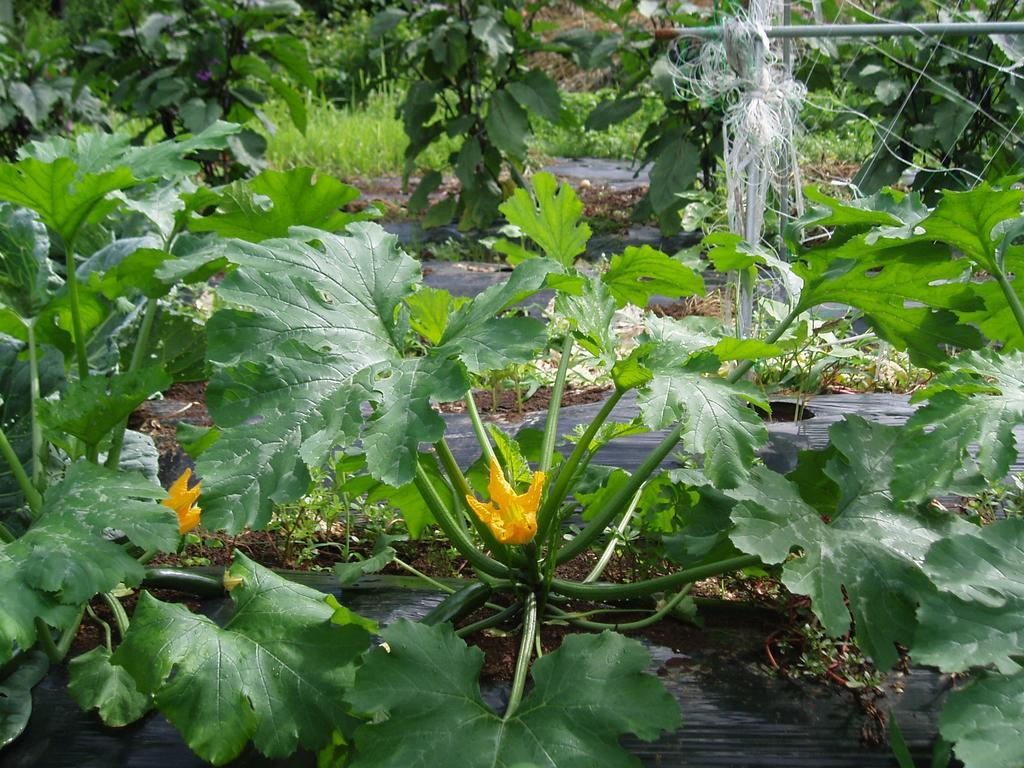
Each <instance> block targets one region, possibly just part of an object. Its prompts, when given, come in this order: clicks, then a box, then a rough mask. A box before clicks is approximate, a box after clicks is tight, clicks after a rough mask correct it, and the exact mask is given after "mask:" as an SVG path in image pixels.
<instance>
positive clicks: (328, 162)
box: [267, 92, 457, 179]
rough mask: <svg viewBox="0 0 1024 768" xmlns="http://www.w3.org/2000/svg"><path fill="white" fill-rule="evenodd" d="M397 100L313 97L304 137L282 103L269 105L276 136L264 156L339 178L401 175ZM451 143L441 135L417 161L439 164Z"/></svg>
mask: <svg viewBox="0 0 1024 768" xmlns="http://www.w3.org/2000/svg"><path fill="white" fill-rule="evenodd" d="M400 102H401V95H400V94H397V93H394V92H384V93H376V94H373V95H372V96H371V97H370V98H369V100H368V101H367V103H366V105H365V106H363V107H360V108H356V109H353V108H348V107H341V108H339V107H335V106H334V105H333V104H331V103H330V102H328V101H326V100H323V101H314V102H312V103H310V104H309V105H308V113H309V120H308V125H307V127H306V134H305V135H303V134H302V133H300V132H299V129H298V128H296V127H295V126H294V125H292V124H291V121H290V120H289V119H288V114H287V110H286V109H285V108H284V105H283V104H277V103H275V104H271V105H268V109H267V115H268V117H269V118H270V119H271V120H273V121H274V123H276V124H277V134H276V135H274V136H270V137H268V146H267V159H268V160H269V161H270V163H271V165H273V166H274V167H275V168H295V167H298V166H309V167H311V168H316V169H317V170H319V171H321V172H323V173H329V174H331V175H332V176H337V177H339V178H342V179H358V178H369V177H373V176H386V175H393V174H400V173H401V172H402V167H403V165H404V162H405V159H404V157H403V154H404V152H405V148H406V146H407V144H408V143H409V142H408V139H407V138H406V136H405V131H404V130H403V128H402V121H401V120H399V119H398V118H397V117H395V107H396V106H397V105H398V104H399V103H400ZM456 146H457V142H456V140H454V139H442V140H441V141H440V142H438V143H437V144H435V145H433V146H431V147H428V148H427V150H426V151H424V152H423V153H422V154H421V155H420V157H419V158H418V160H417V165H418V166H419V167H421V168H432V169H440V168H443V167H445V165H446V161H447V157H448V154H449V153H450V152H451V151H452V150H453V149H454V148H455V147H456Z"/></svg>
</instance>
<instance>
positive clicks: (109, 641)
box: [85, 603, 114, 651]
mask: <svg viewBox="0 0 1024 768" xmlns="http://www.w3.org/2000/svg"><path fill="white" fill-rule="evenodd" d="M85 610H86V613H88V614H89V618H91V619H92V620H93V621H95V622H96V623H97V624H99V625H100V627H102V628H103V644H104V645H106V646H107V650H108V651H113V650H114V644H113V637H112V632H111V631H110V625H109V624H107V622H105V621H104V620H103V619H101V618H100V617H99V616H97V615H96V611H94V610H93V609H92V606H91V605H89V604H88V603H86V604H85Z"/></svg>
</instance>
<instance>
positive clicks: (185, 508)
mask: <svg viewBox="0 0 1024 768" xmlns="http://www.w3.org/2000/svg"><path fill="white" fill-rule="evenodd" d="M191 479H192V470H191V469H186V470H185V471H184V472H182V473H181V475H180V476H179V477H178V479H177V480H175V481H174V483H172V484H171V487H170V488H169V489H168V491H167V498H166V499H164V500H163V502H161V503H162V504H163V505H164V506H165V507H170V508H171V509H173V510H174V511H175V512H176V513H177V515H178V531H179V532H180V533H181V534H182V535H183V536H184V535H185V534H186V533H188V532H189V531H191V530H192V529H193V528H195V527H196V526H197V525H199V515H200V513H201V512H202V510H201V509H200V508H199V507H197V506H196V502H197V501H198V500H199V493H200V487H199V486H200V483H196V484H195V486H194V487H192V488H189V487H188V484H189V481H190V480H191Z"/></svg>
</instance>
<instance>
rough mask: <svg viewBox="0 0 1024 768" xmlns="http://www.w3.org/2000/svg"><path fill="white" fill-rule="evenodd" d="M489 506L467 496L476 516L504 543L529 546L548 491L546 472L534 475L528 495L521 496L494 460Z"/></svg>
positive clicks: (535, 533) (535, 531)
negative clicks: (545, 481) (541, 500)
mask: <svg viewBox="0 0 1024 768" xmlns="http://www.w3.org/2000/svg"><path fill="white" fill-rule="evenodd" d="M487 490H488V491H489V492H490V494H491V500H490V502H489V503H484V502H482V501H477V500H476V499H475V498H473V497H472V496H466V501H467V502H468V503H469V506H470V508H471V509H472V510H473V511H474V512H475V513H476V516H477V517H479V518H480V520H481V521H482V522H483V523H484V525H486V526H487V527H488V528H490V529H491V531H492V532H493V533H494V536H495V538H496V539H497V540H498V541H500V542H501V543H502V544H526V543H528V542H530V541H532V540H533V537H534V536H536V535H537V507H539V506H540V496H541V492H542V491H543V490H544V473H543V472H534V473H533V480H532V481H531V483H530V487H529V489H528V490H527V491H526V493H522V494H517V493H516V492H515V490H514V489H513V488H512V486H511V485H509V484H508V482H507V481H506V480H505V475H504V474H502V471H501V467H499V466H498V462H496V461H491V479H490V481H489V482H488V483H487Z"/></svg>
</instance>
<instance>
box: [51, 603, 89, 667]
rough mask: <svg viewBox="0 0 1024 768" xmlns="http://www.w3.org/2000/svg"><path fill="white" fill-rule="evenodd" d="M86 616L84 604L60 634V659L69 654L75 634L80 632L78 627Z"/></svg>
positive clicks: (58, 651) (58, 652) (58, 644)
mask: <svg viewBox="0 0 1024 768" xmlns="http://www.w3.org/2000/svg"><path fill="white" fill-rule="evenodd" d="M83 616H85V606H84V605H83V606H82V607H81V608H79V609H78V616H77V617H76V618H75V620H74V621H73V622H71V626H69V627H68V628H67V629H66V630H64V632H63V633H62V634H61V636H60V640H58V641H57V655H58V656H60V659H59V661H64V657H65V656H67V655H68V651H70V650H71V643H73V642H74V641H75V635H77V634H78V627H79V626H80V625H81V623H82V617H83Z"/></svg>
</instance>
